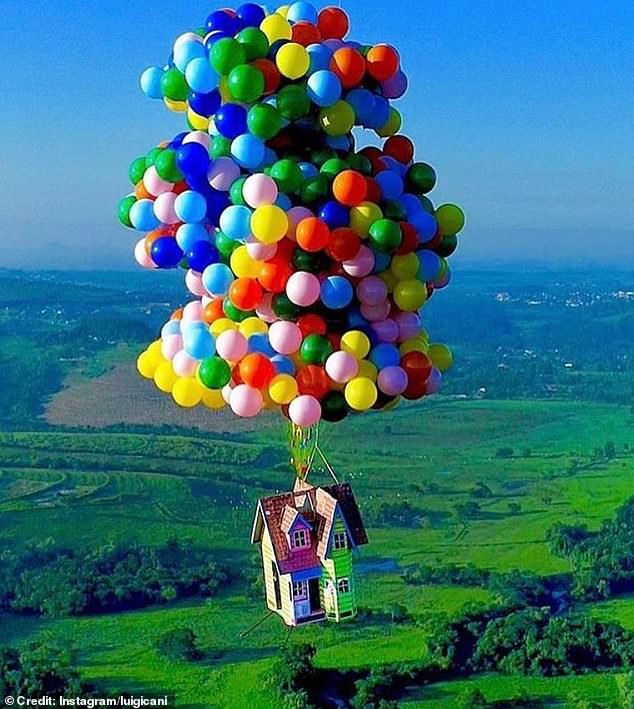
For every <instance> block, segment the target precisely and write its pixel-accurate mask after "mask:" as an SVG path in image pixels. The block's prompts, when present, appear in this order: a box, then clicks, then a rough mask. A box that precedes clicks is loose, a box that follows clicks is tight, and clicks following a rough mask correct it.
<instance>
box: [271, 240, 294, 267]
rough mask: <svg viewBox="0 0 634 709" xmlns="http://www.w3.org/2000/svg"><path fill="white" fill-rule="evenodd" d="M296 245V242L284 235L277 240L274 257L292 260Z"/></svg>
mask: <svg viewBox="0 0 634 709" xmlns="http://www.w3.org/2000/svg"><path fill="white" fill-rule="evenodd" d="M296 246H297V244H296V243H295V242H294V241H291V240H290V239H289V238H288V237H284V238H283V239H282V240H281V241H278V242H277V251H276V252H275V257H276V258H281V259H284V260H285V261H288V262H289V263H290V262H291V261H292V260H293V255H294V254H295V248H296Z"/></svg>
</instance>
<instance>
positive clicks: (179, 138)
mask: <svg viewBox="0 0 634 709" xmlns="http://www.w3.org/2000/svg"><path fill="white" fill-rule="evenodd" d="M188 135H189V132H185V133H179V134H178V135H175V136H174V137H173V138H172V139H171V140H170V142H169V145H168V148H170V149H171V150H178V149H179V148H180V147H181V145H182V144H183V141H184V140H185V138H186V137H187V136H188Z"/></svg>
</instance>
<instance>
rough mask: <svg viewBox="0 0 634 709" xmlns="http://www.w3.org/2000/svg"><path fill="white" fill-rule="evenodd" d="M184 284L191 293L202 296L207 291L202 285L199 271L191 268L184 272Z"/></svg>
mask: <svg viewBox="0 0 634 709" xmlns="http://www.w3.org/2000/svg"><path fill="white" fill-rule="evenodd" d="M185 285H186V286H187V289H188V290H189V292H190V293H192V294H193V295H198V296H204V295H205V293H206V292H207V291H206V290H205V286H203V282H202V276H201V275H200V273H196V271H192V269H191V268H190V269H189V271H187V273H186V274H185ZM201 306H202V302H201Z"/></svg>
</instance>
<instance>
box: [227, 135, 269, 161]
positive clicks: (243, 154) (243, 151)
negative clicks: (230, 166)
mask: <svg viewBox="0 0 634 709" xmlns="http://www.w3.org/2000/svg"><path fill="white" fill-rule="evenodd" d="M264 152H265V145H264V141H262V140H260V139H259V138H256V137H255V136H254V135H251V134H250V133H244V134H243V135H239V136H238V137H237V138H234V140H233V142H232V143H231V155H232V156H233V158H234V159H235V161H236V162H237V163H238V164H239V165H241V166H242V167H247V168H251V169H255V168H256V167H258V166H259V165H260V163H261V162H262V161H263V160H264Z"/></svg>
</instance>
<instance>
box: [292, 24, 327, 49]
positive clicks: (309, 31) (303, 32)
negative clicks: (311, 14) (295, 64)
mask: <svg viewBox="0 0 634 709" xmlns="http://www.w3.org/2000/svg"><path fill="white" fill-rule="evenodd" d="M292 32H293V36H292V38H291V42H296V43H297V44H301V45H302V47H308V45H310V44H319V43H320V42H321V32H320V31H319V28H318V27H315V25H313V24H312V23H311V22H296V23H295V24H294V25H293V27H292Z"/></svg>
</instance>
